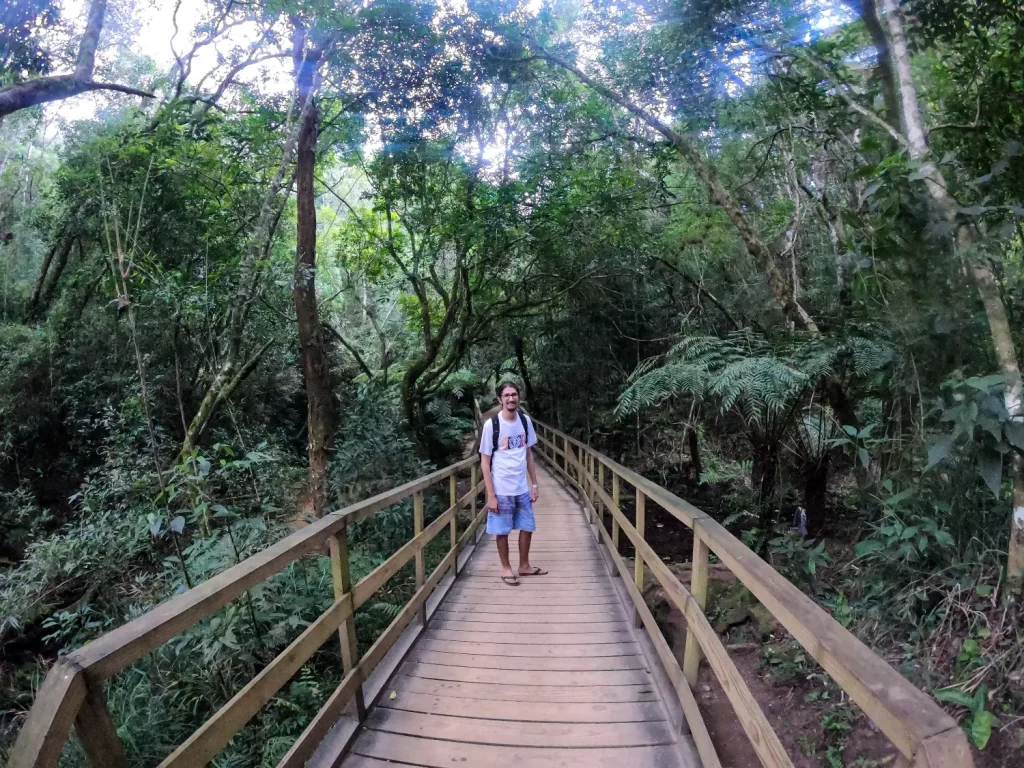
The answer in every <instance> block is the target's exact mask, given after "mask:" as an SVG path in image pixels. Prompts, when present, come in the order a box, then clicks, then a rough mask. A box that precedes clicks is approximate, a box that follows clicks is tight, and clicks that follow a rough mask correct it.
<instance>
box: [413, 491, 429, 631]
mask: <svg viewBox="0 0 1024 768" xmlns="http://www.w3.org/2000/svg"><path fill="white" fill-rule="evenodd" d="M412 531H413V534H412V535H413V539H414V540H415V539H419V536H420V534H421V533H423V491H416V493H414V494H413V496H412ZM424 576H425V573H424V562H423V547H417V549H416V589H420V587H422V586H423V579H424ZM420 622H421V623H422V624H423V626H424V627H425V626H427V608H426V604H425V603H424V606H423V610H422V611H421V612H420Z"/></svg>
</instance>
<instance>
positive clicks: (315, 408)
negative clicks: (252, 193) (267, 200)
mask: <svg viewBox="0 0 1024 768" xmlns="http://www.w3.org/2000/svg"><path fill="white" fill-rule="evenodd" d="M296 56H297V57H298V59H299V64H298V72H297V73H296V76H297V80H298V86H299V87H298V90H299V95H300V97H305V96H307V95H309V91H310V90H311V89H313V87H314V85H313V79H314V77H315V70H316V66H317V63H318V61H317V60H318V59H319V54H318V53H316V52H314V53H310V54H307V55H306V56H305V58H303V57H302V49H301V47H300V48H299V49H298V50H297V51H296ZM317 120H318V111H317V108H316V106H315V105H314V106H312V108H311V109H308V110H305V111H304V112H303V121H302V125H301V127H300V128H299V137H298V150H297V155H296V169H295V195H296V201H297V204H298V205H297V208H298V210H297V218H296V238H295V285H294V287H293V289H292V297H293V298H294V300H295V314H296V317H297V318H298V331H299V350H300V355H301V357H302V371H303V374H304V375H305V382H306V404H307V411H306V413H307V416H306V419H307V425H308V434H309V475H308V487H309V497H310V500H311V501H312V504H313V512H314V514H316V516H317V517H321V516H322V515H323V513H324V509H325V508H326V506H327V458H328V452H329V451H330V446H331V438H332V436H333V433H334V407H333V406H334V404H333V400H332V397H333V396H332V393H331V372H330V366H329V364H328V361H327V352H326V350H325V347H324V339H323V331H322V330H321V327H320V314H319V310H318V308H317V301H316V198H315V193H314V189H313V176H314V170H315V166H316V139H317Z"/></svg>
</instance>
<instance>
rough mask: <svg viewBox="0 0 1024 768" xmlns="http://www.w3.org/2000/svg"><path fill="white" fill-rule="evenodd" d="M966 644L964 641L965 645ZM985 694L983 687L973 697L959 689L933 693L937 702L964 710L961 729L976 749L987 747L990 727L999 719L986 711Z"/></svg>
mask: <svg viewBox="0 0 1024 768" xmlns="http://www.w3.org/2000/svg"><path fill="white" fill-rule="evenodd" d="M967 642H968V641H965V645H966V643H967ZM987 693H988V689H987V688H986V687H985V686H984V685H979V686H978V688H977V690H975V691H974V695H973V696H971V695H969V694H967V693H965V692H964V691H963V690H961V689H959V688H943V689H942V690H939V691H935V698H937V699H938V700H939V701H945V702H948V703H950V704H956V705H957V706H958V707H964V708H966V710H967V713H966V716H965V718H964V721H963V727H964V730H965V731H967V735H968V736H969V737H970V739H971V742H972V743H973V744H974V746H975V747H977V748H978V749H984V748H985V747H986V746H988V742H989V739H990V738H992V727H993V726H996V725H999V718H997V717H996V716H995V715H993V714H992V713H991V712H989V711H988V710H987V709H986V706H987V704H988V701H987V699H986V695H987Z"/></svg>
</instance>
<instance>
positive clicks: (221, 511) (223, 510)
mask: <svg viewBox="0 0 1024 768" xmlns="http://www.w3.org/2000/svg"><path fill="white" fill-rule="evenodd" d="M210 509H212V510H213V516H214V517H233V516H234V515H233V513H232V512H231V511H230V510H228V508H227V507H225V506H224V505H223V504H214V505H213V506H212V507H210Z"/></svg>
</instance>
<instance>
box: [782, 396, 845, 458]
mask: <svg viewBox="0 0 1024 768" xmlns="http://www.w3.org/2000/svg"><path fill="white" fill-rule="evenodd" d="M842 434H843V430H842V428H841V427H840V425H839V422H838V421H836V418H835V416H834V415H833V414H832V409H831V408H826V407H824V406H821V405H812V406H808V407H807V408H805V409H804V410H803V412H802V413H801V414H800V418H799V419H798V420H797V423H796V429H795V430H794V431H793V442H794V444H795V446H796V451H797V453H798V454H800V455H801V456H803V457H804V458H805V459H808V460H810V461H812V462H816V461H819V460H820V459H822V458H823V457H824V456H825V455H826V454H827V453H828V452H829V451H831V450H832V448H833V447H834V446H835V441H836V439H837V438H839V437H841V436H842Z"/></svg>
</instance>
